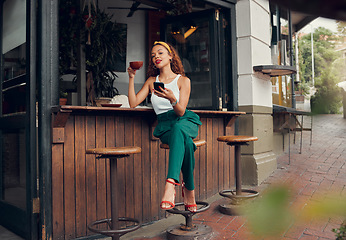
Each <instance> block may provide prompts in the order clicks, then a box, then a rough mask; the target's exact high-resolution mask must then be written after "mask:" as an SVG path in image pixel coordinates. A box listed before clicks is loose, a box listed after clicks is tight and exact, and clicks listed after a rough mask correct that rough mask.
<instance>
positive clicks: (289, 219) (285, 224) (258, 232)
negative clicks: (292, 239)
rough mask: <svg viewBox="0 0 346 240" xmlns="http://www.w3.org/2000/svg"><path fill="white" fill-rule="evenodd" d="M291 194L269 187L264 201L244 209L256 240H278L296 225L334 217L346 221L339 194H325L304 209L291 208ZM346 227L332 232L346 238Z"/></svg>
mask: <svg viewBox="0 0 346 240" xmlns="http://www.w3.org/2000/svg"><path fill="white" fill-rule="evenodd" d="M292 193H293V189H291V188H290V187H288V186H285V185H281V186H274V187H269V188H268V189H267V190H266V191H265V192H264V193H263V194H261V197H259V198H257V199H255V200H254V201H253V202H252V203H251V204H250V205H249V206H246V207H245V210H244V212H245V215H246V216H247V218H248V223H249V227H250V230H251V232H252V233H253V234H254V235H255V237H256V239H263V238H271V239H277V238H278V237H280V236H282V235H283V234H284V233H285V231H287V230H288V229H289V227H290V226H291V225H292V224H293V223H298V224H299V223H302V224H303V222H311V221H312V220H317V219H329V218H330V217H334V216H342V217H345V219H346V201H345V199H344V198H342V197H341V196H340V193H326V194H325V195H324V198H323V199H315V200H314V201H309V202H307V204H306V205H305V206H304V207H302V208H301V209H298V208H295V207H293V206H291V203H292V200H293V199H292V198H293V194H292ZM344 223H345V222H344ZM344 227H345V226H344V225H342V226H341V227H340V229H335V230H333V231H334V232H336V233H337V234H339V235H341V234H345V228H344ZM341 236H342V235H341ZM340 239H344V238H340Z"/></svg>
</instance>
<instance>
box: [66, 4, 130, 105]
mask: <svg viewBox="0 0 346 240" xmlns="http://www.w3.org/2000/svg"><path fill="white" fill-rule="evenodd" d="M59 4H60V12H59V14H60V16H59V25H60V26H59V40H60V41H59V60H60V63H59V71H60V76H62V75H63V74H66V73H71V70H73V71H75V67H74V66H76V65H77V49H78V47H79V46H80V44H82V45H84V51H85V65H86V70H87V79H86V81H87V94H88V102H89V104H91V105H95V99H97V98H102V97H108V98H113V97H114V96H115V95H118V90H117V88H116V87H115V86H114V82H115V80H116V78H117V77H118V76H117V75H116V74H115V71H116V70H117V69H116V66H117V64H116V63H117V61H119V59H121V55H120V53H121V50H122V49H123V48H124V46H122V44H124V41H123V38H124V37H126V32H125V33H124V31H122V29H120V27H119V25H118V24H116V23H115V22H113V21H112V15H109V14H107V13H105V12H104V11H101V10H100V9H99V8H98V7H97V6H96V5H93V4H91V5H89V6H88V7H86V8H85V9H84V11H83V12H81V13H78V12H77V11H76V9H78V8H79V5H78V4H77V3H76V2H75V1H70V0H60V1H59ZM79 34H80V36H81V39H83V40H82V42H80V40H79V39H80V38H79V37H78V36H79ZM124 35H125V36H124ZM125 44H126V42H125Z"/></svg>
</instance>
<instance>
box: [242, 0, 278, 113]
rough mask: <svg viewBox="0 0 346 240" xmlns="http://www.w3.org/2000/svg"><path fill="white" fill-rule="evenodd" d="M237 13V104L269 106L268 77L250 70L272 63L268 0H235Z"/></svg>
mask: <svg viewBox="0 0 346 240" xmlns="http://www.w3.org/2000/svg"><path fill="white" fill-rule="evenodd" d="M236 14H237V16H236V17H237V47H238V49H237V51H238V87H239V88H238V101H239V106H248V105H257V106H267V107H272V92H271V82H270V77H268V76H265V75H263V74H260V73H255V72H254V71H253V66H256V65H269V64H271V50H270V37H271V33H270V11H269V2H268V1H267V0H238V2H237V4H236Z"/></svg>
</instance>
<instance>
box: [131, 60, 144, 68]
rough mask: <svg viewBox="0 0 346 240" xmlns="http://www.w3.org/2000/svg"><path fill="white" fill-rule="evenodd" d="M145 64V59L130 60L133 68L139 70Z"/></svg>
mask: <svg viewBox="0 0 346 240" xmlns="http://www.w3.org/2000/svg"><path fill="white" fill-rule="evenodd" d="M142 66H143V61H134V62H130V67H131V68H132V69H133V70H139V69H140V68H141V67H142Z"/></svg>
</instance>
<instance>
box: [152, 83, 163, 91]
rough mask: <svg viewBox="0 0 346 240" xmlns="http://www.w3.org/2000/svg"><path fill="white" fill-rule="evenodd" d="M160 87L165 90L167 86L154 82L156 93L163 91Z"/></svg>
mask: <svg viewBox="0 0 346 240" xmlns="http://www.w3.org/2000/svg"><path fill="white" fill-rule="evenodd" d="M159 87H162V88H163V89H165V84H164V83H162V82H154V89H155V90H156V91H159V92H161V89H160V88H159Z"/></svg>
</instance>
